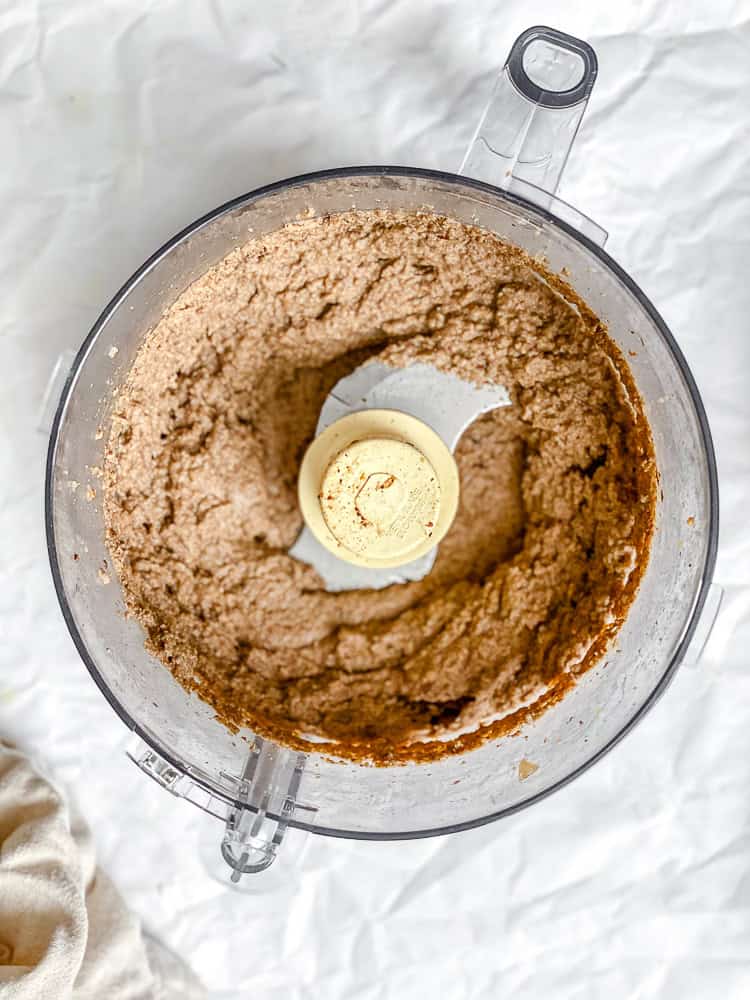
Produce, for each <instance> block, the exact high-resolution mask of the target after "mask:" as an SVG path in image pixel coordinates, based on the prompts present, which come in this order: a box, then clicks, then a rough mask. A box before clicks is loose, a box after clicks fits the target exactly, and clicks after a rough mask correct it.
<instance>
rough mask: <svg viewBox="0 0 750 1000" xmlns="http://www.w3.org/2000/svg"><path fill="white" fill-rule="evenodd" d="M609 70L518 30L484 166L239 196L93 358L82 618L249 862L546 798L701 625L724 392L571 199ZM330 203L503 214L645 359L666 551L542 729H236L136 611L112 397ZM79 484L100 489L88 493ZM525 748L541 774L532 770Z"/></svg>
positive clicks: (141, 716)
mask: <svg viewBox="0 0 750 1000" xmlns="http://www.w3.org/2000/svg"><path fill="white" fill-rule="evenodd" d="M595 75H596V59H595V56H594V53H593V51H592V50H591V49H590V48H589V47H588V46H587V45H585V43H582V42H579V41H577V40H576V39H572V38H570V37H569V36H566V35H563V34H561V33H559V32H555V31H552V30H551V29H547V28H534V29H530V30H529V31H527V32H525V33H524V34H523V35H522V36H520V38H519V39H518V40H517V41H516V43H515V44H514V46H513V48H512V50H511V54H510V56H509V58H508V61H507V63H506V64H505V66H504V68H503V71H502V72H501V74H500V76H499V78H498V83H497V86H496V89H495V93H494V95H493V97H492V100H491V101H490V104H489V106H488V108H487V110H486V112H485V114H484V117H483V118H482V121H481V122H480V126H479V128H478V130H477V134H476V137H475V139H474V141H473V143H472V145H471V147H470V149H469V151H468V153H467V156H466V159H465V161H464V165H463V167H462V173H468V174H470V175H471V178H470V177H468V176H462V175H458V174H451V173H441V172H438V171H430V170H418V169H412V168H408V167H364V168H352V169H340V170H328V171H323V172H320V173H316V174H308V175H305V176H302V177H295V178H293V179H291V180H287V181H282V182H279V183H277V184H271V185H269V186H268V187H265V188H262V189H260V190H258V191H254V192H252V193H251V194H248V195H245V196H243V197H241V198H238V199H236V200H235V201H232V202H230V203H229V204H227V205H224V206H222V207H221V208H219V209H217V210H216V211H214V212H212V213H211V214H210V215H207V216H205V217H204V218H202V219H200V220H199V221H198V222H196V223H194V224H193V225H192V226H190V227H188V228H187V229H186V230H184V231H183V232H182V233H180V234H179V235H178V236H176V237H175V238H174V239H173V240H171V241H170V242H169V243H168V244H167V245H166V246H164V247H163V248H162V249H161V250H159V251H158V252H157V253H156V254H155V255H154V256H153V257H152V258H151V259H150V260H149V261H147V263H146V264H144V265H143V267H142V268H141V269H140V270H139V271H138V272H137V273H136V274H135V275H133V277H132V278H131V279H130V280H129V281H128V282H127V284H126V285H125V286H124V287H123V288H122V290H121V291H120V292H119V293H118V294H117V295H116V296H115V298H114V299H113V301H112V302H111V303H110V304H109V305H108V306H107V308H106V309H105V310H104V312H103V313H102V315H101V317H100V318H99V320H98V321H97V323H96V325H95V326H94V328H93V330H92V331H91V333H90V334H89V335H88V337H87V338H86V340H85V342H84V344H83V346H82V347H81V349H80V351H79V352H78V355H77V356H76V358H75V361H74V363H73V366H72V369H71V371H70V373H69V375H68V377H67V380H66V382H65V385H64V388H63V391H62V398H61V400H60V404H59V407H58V410H57V413H56V416H55V420H54V425H53V428H52V435H51V442H50V448H49V456H48V467H47V488H46V518H47V534H48V543H49V554H50V560H51V563H52V572H53V575H54V581H55V585H56V587H57V592H58V596H59V599H60V603H61V605H62V610H63V613H64V616H65V620H66V622H67V624H68V627H69V629H70V631H71V634H72V636H73V638H74V640H75V643H76V645H77V647H78V650H79V652H80V654H81V656H82V658H83V660H84V662H85V663H86V666H87V667H88V669H89V671H90V672H91V675H92V676H93V678H94V680H95V681H96V683H97V684H98V685H99V687H100V689H101V691H102V693H103V694H104V696H105V697H106V698H107V700H108V701H109V703H110V704H111V705H112V707H113V708H114V710H115V711H116V712H117V714H118V715H119V716H120V718H121V719H122V721H123V722H124V723H125V724H126V725H127V726H128V728H129V729H131V730H132V731H133V733H134V735H135V736H136V737H137V740H136V742H135V746H134V749H133V751H132V756H133V758H134V759H135V760H136V762H137V763H138V764H139V765H140V766H141V767H142V768H143V769H144V770H145V771H147V772H148V773H150V774H151V775H152V777H154V778H156V779H157V780H158V781H159V782H160V783H161V784H163V785H164V786H165V787H167V788H168V789H170V790H171V791H172V792H174V793H176V794H179V795H184V796H186V797H187V798H189V799H191V800H192V801H194V802H196V803H197V804H198V805H200V806H201V807H203V808H204V809H206V810H207V811H209V812H211V813H214V814H215V815H216V816H218V817H220V818H221V819H222V821H223V822H224V823H225V827H224V834H223V842H222V853H223V855H224V858H225V859H226V861H227V862H228V864H229V865H230V867H231V868H232V869H233V875H232V877H233V878H234V879H236V878H238V877H239V874H240V873H243V872H250V871H259V870H261V869H263V868H265V867H267V865H268V864H269V863H270V862H271V860H272V859H273V857H274V855H275V853H276V851H277V848H278V846H279V844H280V843H281V841H282V838H283V837H284V833H285V830H286V829H287V827H288V826H292V827H294V826H297V827H302V828H306V829H311V830H313V831H315V832H318V833H325V834H328V835H331V836H340V837H361V838H373V839H387V838H399V837H400V838H403V837H420V836H426V835H429V834H436V833H445V832H448V831H455V830H460V829H463V828H466V827H471V826H474V825H476V824H479V823H484V822H487V821H488V820H491V819H496V818H498V817H500V816H504V815H507V814H509V813H512V812H514V811H516V810H517V809H520V808H521V807H523V806H526V805H529V804H531V803H532V802H535V801H536V800H537V799H539V798H541V797H542V796H544V795H546V794H548V793H549V792H551V791H553V790H554V789H557V788H559V787H560V786H561V785H563V784H565V783H566V782H568V781H570V780H571V779H572V778H573V777H575V776H576V775H577V774H579V773H580V772H581V771H583V770H584V769H585V768H586V767H588V766H589V765H590V764H592V763H593V762H594V761H595V760H597V759H598V758H599V757H600V756H602V754H604V753H605V752H606V751H607V750H608V749H609V748H611V747H612V746H613V745H614V744H615V743H616V742H617V740H619V739H620V737H622V736H623V735H624V734H625V733H626V732H627V731H628V730H629V729H630V728H631V727H632V726H633V725H634V724H635V722H636V721H637V720H638V719H640V718H641V716H643V714H644V713H645V712H646V710H647V709H648V708H649V707H650V706H651V705H652V704H653V703H654V702H655V700H656V699H657V698H658V696H659V695H660V694H661V693H662V692H663V690H664V689H665V687H666V686H667V684H668V682H669V680H670V678H671V676H672V675H673V674H674V672H675V670H676V668H677V666H678V665H679V663H680V661H681V660H682V659H683V656H684V654H685V652H686V649H687V647H688V645H689V643H690V642H691V638H692V636H693V632H694V631H695V629H696V625H697V623H698V618H699V616H700V613H701V610H702V609H703V605H704V603H705V601H706V596H707V592H708V588H709V586H710V581H711V574H712V571H713V564H714V557H715V548H716V539H717V519H718V506H717V486H716V470H715V463H714V456H713V450H712V445H711V440H710V435H709V431H708V426H707V423H706V418H705V415H704V411H703V407H702V404H701V401H700V398H699V396H698V392H697V390H696V387H695V384H694V382H693V379H692V377H691V375H690V372H689V370H688V368H687V365H686V364H685V360H684V358H683V357H682V355H681V353H680V351H679V349H678V347H677V345H676V343H675V341H674V339H673V338H672V335H671V334H670V332H669V330H668V329H667V327H666V326H665V324H664V322H663V320H662V319H661V317H660V316H659V314H658V313H657V312H656V310H655V309H654V307H653V306H652V305H651V303H650V302H649V301H648V299H647V298H646V296H645V295H644V294H643V292H642V291H641V290H640V289H639V288H638V286H637V285H636V284H635V283H634V282H633V281H632V279H631V278H629V277H628V275H627V274H626V273H625V272H624V271H623V270H622V269H621V268H620V267H619V266H618V265H617V264H616V263H615V262H614V261H613V260H612V259H611V258H610V257H608V256H607V254H606V253H605V252H604V251H603V249H602V246H603V243H604V240H605V239H606V234H605V233H604V232H603V231H602V230H601V229H600V228H599V227H597V226H595V225H594V224H593V223H592V222H591V221H590V220H588V219H586V218H584V217H583V216H581V215H580V214H579V213H577V212H576V211H575V210H574V209H572V208H571V207H570V206H568V205H565V204H564V203H562V202H560V201H559V200H558V199H556V198H555V197H554V191H555V189H556V186H557V181H558V179H559V176H560V174H561V172H562V168H563V166H564V164H565V160H566V158H567V154H568V152H569V149H570V145H571V143H572V141H573V139H574V137H575V133H576V130H577V127H578V124H579V122H580V119H581V116H582V114H583V111H584V108H585V106H586V101H587V99H588V95H589V93H590V91H591V87H592V86H593V82H594V79H595ZM474 177H478V178H482V179H480V180H477V179H473V178H474ZM486 180H494V181H495V184H491V183H486V182H485V181H486ZM497 184H499V185H501V186H497ZM311 208H312V210H313V211H314V213H315V214H317V215H324V214H327V213H332V212H344V211H348V210H350V209H353V208H356V209H374V208H380V209H406V210H419V211H422V212H424V211H427V212H434V213H437V214H441V215H445V216H448V217H449V218H452V219H457V220H460V221H461V222H465V223H470V224H472V225H477V226H481V227H483V228H485V229H488V230H490V231H491V232H493V233H496V234H497V235H498V236H499V237H500V238H502V239H503V240H506V241H508V242H509V243H513V244H515V245H517V246H519V247H522V248H523V249H524V250H526V251H528V252H529V253H530V254H532V255H541V256H543V257H544V258H545V259H546V261H547V264H548V266H549V268H550V269H551V270H553V271H562V269H563V268H564V269H565V272H564V273H565V278H566V280H567V281H569V282H570V284H571V285H572V286H573V287H574V288H575V290H576V291H577V292H578V294H579V295H580V296H581V297H582V298H583V299H584V300H585V301H586V302H587V303H588V304H589V306H590V307H591V308H592V309H593V310H594V311H595V312H596V313H597V314H598V315H599V316H600V317H601V318H602V319H603V320H604V322H605V323H606V324H607V326H608V327H609V333H610V335H611V336H612V337H613V338H614V340H615V341H616V342H617V344H618V345H619V347H620V349H621V350H622V352H623V354H624V355H625V357H627V358H628V359H629V364H630V367H631V370H632V373H633V376H634V378H635V381H636V383H637V386H638V389H639V391H640V393H641V395H642V397H643V400H644V403H645V408H646V413H647V416H648V420H649V422H650V425H651V430H652V432H653V439H654V446H655V449H656V458H657V462H658V469H659V477H660V498H659V502H658V513H657V520H656V527H655V533H654V538H653V544H652V549H651V555H650V559H649V563H648V568H647V571H646V573H645V576H644V578H643V582H642V584H641V587H640V590H639V593H638V595H637V598H636V600H635V602H634V604H633V606H632V608H631V610H630V613H629V615H628V617H627V620H626V622H625V623H624V625H623V627H622V629H621V631H620V632H619V634H618V636H617V638H616V641H615V642H614V644H613V646H612V648H611V649H610V650H609V652H608V654H607V655H606V656H605V657H604V658H603V659H602V661H601V663H600V664H599V665H597V666H596V667H594V668H593V669H591V670H590V671H589V672H588V673H587V674H586V675H585V676H583V677H582V678H581V680H580V681H579V683H578V684H577V685H576V687H575V688H574V689H573V690H572V691H571V692H570V693H569V694H568V695H567V696H566V697H565V698H564V699H563V701H562V702H560V703H559V704H557V705H555V706H553V707H552V708H550V709H549V710H548V711H547V712H546V713H545V714H544V715H542V716H541V717H540V718H538V719H536V720H535V721H534V722H533V723H530V724H528V725H527V726H526V727H525V728H524V729H523V736H524V739H518V738H515V737H513V736H507V737H504V738H502V739H498V740H496V741H493V742H489V743H487V744H485V745H483V746H481V747H480V748H478V749H475V750H473V751H470V752H467V753H465V754H463V755H458V756H453V757H447V758H446V759H442V760H438V761H435V762H433V763H429V764H406V765H398V766H394V767H367V766H359V765H357V764H354V763H351V762H346V761H335V760H332V759H330V758H329V757H324V756H322V755H319V754H316V753H314V752H311V753H307V754H304V753H298V752H296V751H290V750H287V749H285V748H282V747H278V746H275V745H274V744H271V743H269V742H268V741H266V740H262V739H259V738H257V737H255V736H254V734H253V733H252V732H250V731H248V730H244V731H242V732H240V733H237V734H232V733H230V732H229V731H228V730H227V729H226V728H225V727H224V726H223V725H222V724H221V723H219V722H218V721H217V720H216V719H215V718H214V714H213V712H212V710H211V709H210V708H209V707H208V705H206V704H204V703H203V702H202V701H201V700H200V699H199V698H198V697H196V696H195V695H191V694H188V693H187V692H186V691H185V690H184V689H183V688H182V687H180V685H179V684H178V683H177V682H176V681H175V680H174V678H173V677H172V675H171V674H170V672H169V671H168V670H167V669H165V667H163V666H162V665H161V664H160V663H159V662H158V661H157V660H155V659H154V658H152V657H151V656H150V655H148V654H147V653H146V651H145V649H144V635H143V632H142V630H141V628H140V626H139V625H138V624H137V623H136V622H134V621H132V620H129V619H127V618H126V617H125V616H124V614H123V611H124V602H123V595H122V591H121V589H120V586H119V584H118V581H117V579H116V576H115V575H114V572H112V571H110V569H109V566H108V563H109V553H108V552H107V549H106V547H105V537H104V522H103V515H102V490H101V489H100V488H98V487H99V486H100V483H99V481H98V480H97V478H96V476H97V470H100V469H101V467H102V466H103V458H104V449H105V445H106V441H107V435H108V431H109V419H108V418H109V415H110V406H111V400H112V395H113V393H114V392H115V391H116V390H117V388H118V386H119V385H120V384H121V383H122V382H123V380H124V379H125V378H126V376H127V373H128V369H129V368H130V365H131V363H132V361H133V359H134V357H135V355H136V352H137V350H138V347H139V345H140V344H141V342H142V340H143V338H144V335H145V334H146V333H147V331H148V330H149V329H150V328H151V327H153V325H154V324H155V323H156V322H157V321H158V320H159V318H160V317H161V315H162V313H163V312H164V311H165V309H167V308H168V307H169V306H170V304H171V303H172V302H173V301H174V300H175V299H176V298H177V296H178V295H179V294H180V293H181V292H182V291H183V290H184V289H185V288H186V287H187V286H188V285H189V284H190V283H191V282H192V281H194V280H195V279H196V278H197V277H199V276H200V275H202V274H203V273H204V272H205V271H206V270H207V269H208V268H209V267H211V266H212V265H213V264H214V263H216V262H217V261H219V260H220V259H221V258H222V257H224V256H225V255H226V254H227V253H229V251H231V250H232V249H234V248H235V247H237V246H239V245H241V244H243V243H245V242H246V241H247V240H249V239H256V238H262V237H263V236H264V235H265V234H267V233H270V232H272V231H274V230H276V229H278V228H279V227H280V226H283V225H284V224H285V223H288V222H291V221H293V220H295V219H296V218H297V217H298V216H299V214H300V213H303V212H307V211H308V210H309V209H311ZM654 208H655V210H657V206H654ZM115 349H116V350H115ZM72 482H78V483H80V484H81V486H80V488H78V489H75V490H72V489H71V485H70V484H71V483H72ZM86 484H91V485H92V486H93V487H94V488H95V489H96V497H95V498H93V499H89V498H88V497H90V496H91V493H90V491H89V494H88V497H87V495H86ZM74 554H75V555H74ZM107 575H110V576H111V582H109V583H108V584H105V582H104V581H105V580H106V579H107ZM581 723H583V724H581ZM524 758H525V759H526V760H528V761H531V762H533V764H535V765H537V770H535V771H534V772H533V773H532V774H530V775H528V776H527V777H526V778H525V780H520V776H519V763H520V762H521V760H522V759H524ZM217 833H218V831H217ZM217 839H218V838H217Z"/></svg>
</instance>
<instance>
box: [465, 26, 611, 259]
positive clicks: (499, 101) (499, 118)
mask: <svg viewBox="0 0 750 1000" xmlns="http://www.w3.org/2000/svg"><path fill="white" fill-rule="evenodd" d="M597 70H598V63H597V59H596V53H595V52H594V50H593V49H592V48H591V46H590V45H589V44H588V43H587V42H583V41H581V40H580V39H578V38H574V37H573V36H572V35H566V34H564V33H563V32H562V31H557V30H555V29H554V28H547V27H543V26H538V27H534V28H527V30H526V31H524V32H523V33H522V34H520V35H519V36H518V38H517V39H516V40H515V42H514V43H513V45H512V46H511V49H510V52H509V53H508V58H507V59H506V61H505V65H504V66H503V68H502V70H501V72H500V74H499V76H498V78H497V80H496V82H495V88H494V91H493V93H492V97H491V98H490V101H489V103H488V105H487V107H486V108H485V110H484V114H483V115H482V117H481V119H480V121H479V125H478V126H477V130H476V132H475V133H474V137H473V139H472V141H471V143H470V144H469V148H468V149H467V151H466V155H465V156H464V159H463V162H462V164H461V167H460V169H459V173H461V174H465V175H467V176H469V177H476V178H477V179H479V180H483V181H489V182H490V183H491V184H494V185H496V186H497V187H500V188H503V189H504V190H507V191H510V192H512V193H514V194H519V195H521V196H522V197H523V198H525V199H526V200H527V201H531V202H533V203H534V204H535V205H538V206H539V207H540V208H543V209H545V210H547V211H550V212H552V213H553V214H555V215H557V216H558V217H560V218H562V219H563V221H565V222H568V223H570V224H571V225H573V226H575V228H576V229H578V230H579V231H580V232H582V233H584V235H586V236H587V237H588V238H589V239H591V240H593V241H594V242H595V243H597V244H598V245H600V246H603V245H604V243H605V241H606V239H607V233H606V232H605V231H604V230H603V229H601V227H599V226H597V225H596V223H594V222H592V221H591V220H590V219H588V218H587V217H586V216H584V215H582V214H581V213H580V212H578V211H577V210H576V209H574V208H572V206H570V205H567V204H566V203H565V202H563V201H561V199H559V198H556V197H555V192H556V191H557V187H558V184H559V183H560V178H561V176H562V172H563V170H564V169H565V164H566V162H567V159H568V155H569V153H570V150H571V148H572V146H573V142H574V141H575V137H576V134H577V132H578V127H579V125H580V124H581V119H582V118H583V113H584V111H585V110H586V105H587V104H588V99H589V96H590V94H591V91H592V89H593V86H594V83H595V81H596V74H597Z"/></svg>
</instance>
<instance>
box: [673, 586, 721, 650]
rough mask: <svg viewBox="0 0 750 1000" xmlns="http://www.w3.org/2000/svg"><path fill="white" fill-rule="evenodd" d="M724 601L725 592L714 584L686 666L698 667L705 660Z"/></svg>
mask: <svg viewBox="0 0 750 1000" xmlns="http://www.w3.org/2000/svg"><path fill="white" fill-rule="evenodd" d="M723 600H724V590H723V589H722V587H720V586H719V584H718V583H712V584H711V586H710V587H709V588H708V594H707V595H706V602H705V604H704V605H703V609H702V611H701V615H700V618H699V619H698V624H697V626H696V629H695V632H693V636H692V638H691V640H690V643H689V645H688V648H687V650H686V651H685V655H684V657H683V659H682V662H683V664H684V665H685V666H688V667H696V666H698V665H699V664H700V662H701V660H702V659H703V655H704V653H705V651H706V646H707V645H708V640H709V639H710V637H711V633H712V632H713V628H714V625H715V624H716V619H717V618H718V616H719V610H720V609H721V603H722V601H723Z"/></svg>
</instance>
